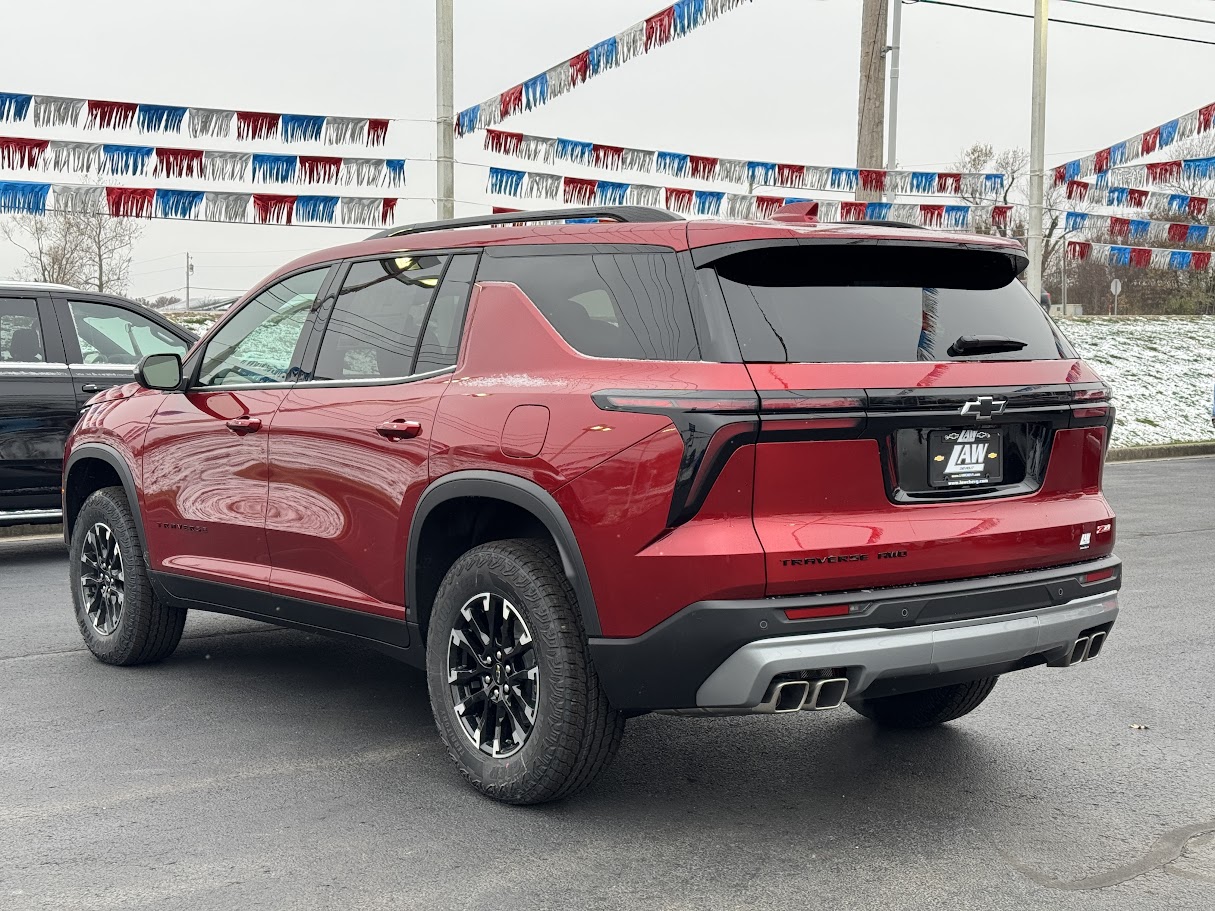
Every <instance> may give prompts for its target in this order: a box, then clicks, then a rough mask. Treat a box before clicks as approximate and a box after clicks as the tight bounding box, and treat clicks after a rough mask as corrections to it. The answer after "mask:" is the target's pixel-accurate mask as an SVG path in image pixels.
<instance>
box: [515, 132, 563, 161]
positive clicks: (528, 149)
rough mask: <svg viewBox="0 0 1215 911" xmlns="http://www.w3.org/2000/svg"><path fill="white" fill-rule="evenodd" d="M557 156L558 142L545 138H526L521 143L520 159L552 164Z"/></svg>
mask: <svg viewBox="0 0 1215 911" xmlns="http://www.w3.org/2000/svg"><path fill="white" fill-rule="evenodd" d="M556 155H557V140H556V139H549V138H547V137H545V136H524V137H523V142H521V143H519V157H520V158H526V159H528V160H529V161H543V162H544V163H545V164H552V163H553V159H554V158H555V157H556Z"/></svg>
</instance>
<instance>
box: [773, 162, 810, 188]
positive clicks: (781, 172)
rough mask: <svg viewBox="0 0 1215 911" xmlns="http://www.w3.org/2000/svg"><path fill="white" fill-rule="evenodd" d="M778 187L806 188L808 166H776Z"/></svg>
mask: <svg viewBox="0 0 1215 911" xmlns="http://www.w3.org/2000/svg"><path fill="white" fill-rule="evenodd" d="M776 185H777V186H778V187H798V188H801V187H804V186H805V185H806V166H805V165H802V164H778V165H777V166H776Z"/></svg>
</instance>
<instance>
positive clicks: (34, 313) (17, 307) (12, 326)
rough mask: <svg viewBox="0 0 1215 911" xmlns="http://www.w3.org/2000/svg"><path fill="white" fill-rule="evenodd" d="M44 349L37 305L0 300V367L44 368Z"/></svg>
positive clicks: (10, 298)
mask: <svg viewBox="0 0 1215 911" xmlns="http://www.w3.org/2000/svg"><path fill="white" fill-rule="evenodd" d="M44 363H46V347H45V346H44V345H43V344H42V327H41V326H39V325H38V304H37V302H36V301H32V300H29V299H26V298H15V297H9V298H0V364H44Z"/></svg>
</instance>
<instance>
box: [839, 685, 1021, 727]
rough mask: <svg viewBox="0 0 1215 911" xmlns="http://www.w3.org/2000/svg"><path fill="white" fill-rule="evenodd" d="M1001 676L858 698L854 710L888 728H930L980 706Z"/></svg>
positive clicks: (852, 703) (959, 716) (852, 705)
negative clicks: (873, 697) (875, 697)
mask: <svg viewBox="0 0 1215 911" xmlns="http://www.w3.org/2000/svg"><path fill="white" fill-rule="evenodd" d="M999 679H1000V678H999V677H983V678H981V679H979V680H971V681H969V682H967V683H955V684H952V685H951V686H941V687H937V688H936V689H931V690H920V691H919V692H916V693H902V694H900V695H898V696H882V697H881V698H879V699H856V700H854V701H851V702H849V703H848V705H850V706H851V707H852V709H853V710H854V711H856V712H858V713H859V714H861V715H864V716H865V717H866V718H868V719H870V720H871V721H875V722H877V723H878V724H880V725H881V726H882V727H886V728H903V729H912V728H930V727H934V726H936V725H938V724H944V723H945V722H947V721H953V720H954V719H955V718H961V717H962V716H963V715H967V714H969V713H971V712H973V711H974V710H975V709H977V708H978V707H979V705H980V704H981V703H982V702H983V700H984V699H986V698H987V696H988V694H989V693H991V691H992V689H993V688H994V687H995V685H996V681H997V680H999Z"/></svg>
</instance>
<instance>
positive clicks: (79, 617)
mask: <svg viewBox="0 0 1215 911" xmlns="http://www.w3.org/2000/svg"><path fill="white" fill-rule="evenodd" d="M100 529H106V530H108V532H109V536H107V535H106V533H105V532H104V531H101V530H100ZM90 535H92V539H91V541H90ZM111 540H112V541H113V542H115V543H116V544H117V562H116V563H115V565H116V566H117V567H118V571H117V572H115V571H113V570H111V571H110V573H109V581H110V584H111V586H112V587H114V588H119V583H121V585H120V589H121V596H122V597H121V609H120V610H117V611H115V612H114V614H111V615H110V616H109V617H108V618H107V619H108V620H110V621H112V620H113V617H114V616H115V615H116V617H117V624H116V625H115V626H114V628H113V630H112V631H109V632H108V633H106V632H103V631H102V629H100V628H99V627H98V625H97V624H96V623H95V622H94V619H92V618H90V615H89V611H88V606H87V605H86V596H85V591H84V589H83V588H82V585H81V577H82V575H84V574H86V573H90V572H91V570H90V567H89V566H88V565H86V563H85V562H84V561H83V559H82V557H83V556H84V554H85V551H86V549H88V550H89V553H90V555H91V556H90V559H91V560H92V561H93V563H94V564H95V563H96V562H97V559H96V553H97V551H98V549H100V550H101V551H102V552H103V553H104V554H105V555H107V557H108V559H107V561H105V562H109V563H114V560H113V557H112V551H113V547H112V545H110V544H109V542H110V541H111ZM69 560H70V563H69V567H70V570H69V575H70V578H71V585H72V604H73V606H74V608H75V611H76V624H77V625H78V626H79V627H80V635H81V636H83V637H84V643H85V645H87V646H88V648H89V651H90V652H92V653H93V656H94V657H95V658H96V659H97V660H98V661H103V662H105V663H106V664H117V665H123V666H128V665H132V664H150V663H151V662H153V661H160V660H161V659H163V658H167V657H168V656H169V655H171V654H172V653H173V650H174V649H175V648H177V643H178V642H180V641H181V631H182V628H183V627H184V626H185V623H186V611H185V610H183V609H181V608H177V607H170V606H169V605H167V604H163V603H161V602H160V601H159V600H158V599H157V598H156V594H155V592H154V591H153V590H152V583H151V580H150V579H149V578H148V566H147V562H146V561H145V558H144V552H143V548H142V547H141V546H140V543H139V534H138V532H137V531H136V528H135V519H134V517H133V516H132V515H131V507H130V505H129V504H128V503H127V497H126V493H125V492H124V491H123V489H122V488H121V487H106V488H104V489H102V490H98V491H96V492H94V493H93V494H91V495H90V496H89V498H88V499H87V500H85V501H84V506H82V507H81V509H80V514H79V515H78V516H76V523H75V525H73V526H72V546H71V549H70V551H69ZM92 572H93V573H94V575H95V571H92ZM108 625H109V623H105V622H103V624H102V626H108Z"/></svg>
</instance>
